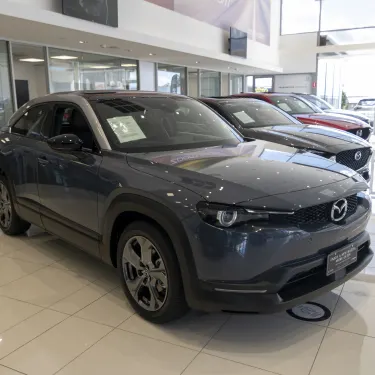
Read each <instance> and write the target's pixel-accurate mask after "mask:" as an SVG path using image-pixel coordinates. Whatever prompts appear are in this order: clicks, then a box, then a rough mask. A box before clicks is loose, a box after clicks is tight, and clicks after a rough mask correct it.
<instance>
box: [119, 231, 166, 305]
mask: <svg viewBox="0 0 375 375" xmlns="http://www.w3.org/2000/svg"><path fill="white" fill-rule="evenodd" d="M122 267H123V272H124V277H125V283H126V286H127V288H128V290H129V292H130V294H131V295H132V297H133V298H134V299H135V301H136V302H137V303H138V304H139V305H140V306H141V307H143V308H144V309H145V310H148V311H158V310H160V309H161V308H162V306H163V305H164V303H165V301H166V298H167V294H168V278H167V272H166V269H165V265H164V262H163V259H162V257H161V255H160V253H159V251H158V249H157V248H156V246H155V245H154V244H153V243H152V242H151V241H150V240H148V239H147V238H146V237H143V236H134V237H131V238H130V239H129V240H128V241H127V242H126V244H125V248H124V252H123V256H122Z"/></svg>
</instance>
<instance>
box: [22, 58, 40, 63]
mask: <svg viewBox="0 0 375 375" xmlns="http://www.w3.org/2000/svg"><path fill="white" fill-rule="evenodd" d="M19 61H23V62H43V61H44V60H43V59H35V58H33V57H28V58H26V59H19Z"/></svg>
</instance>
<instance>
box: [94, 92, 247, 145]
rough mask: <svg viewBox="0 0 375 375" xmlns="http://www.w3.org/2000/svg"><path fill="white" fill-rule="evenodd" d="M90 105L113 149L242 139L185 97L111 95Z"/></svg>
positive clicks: (196, 103) (228, 141)
mask: <svg viewBox="0 0 375 375" xmlns="http://www.w3.org/2000/svg"><path fill="white" fill-rule="evenodd" d="M91 105H92V106H93V108H94V111H95V112H96V114H97V116H98V118H99V121H100V122H101V125H102V127H103V130H104V132H105V133H106V135H107V138H108V140H109V142H110V144H111V147H112V148H113V149H115V150H120V151H125V152H152V151H168V150H175V149H185V148H198V147H209V146H219V145H236V144H238V143H240V142H242V138H241V137H240V135H239V134H238V133H237V132H235V131H234V130H233V129H232V128H231V126H229V125H228V124H227V123H226V122H225V121H224V120H223V119H222V118H221V117H220V116H218V115H217V114H216V113H215V112H213V111H212V110H210V109H209V108H207V107H206V106H205V105H204V104H202V103H200V102H198V101H196V100H193V99H190V98H186V97H180V96H175V97H174V96H172V97H163V96H152V97H136V96H135V97H130V96H126V97H113V98H112V99H99V100H96V101H91Z"/></svg>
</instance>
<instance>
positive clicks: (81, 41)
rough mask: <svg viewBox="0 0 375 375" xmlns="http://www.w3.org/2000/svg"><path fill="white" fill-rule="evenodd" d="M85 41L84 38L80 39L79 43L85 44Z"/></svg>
mask: <svg viewBox="0 0 375 375" xmlns="http://www.w3.org/2000/svg"><path fill="white" fill-rule="evenodd" d="M86 43H87V42H86V41H85V40H80V41H79V44H86Z"/></svg>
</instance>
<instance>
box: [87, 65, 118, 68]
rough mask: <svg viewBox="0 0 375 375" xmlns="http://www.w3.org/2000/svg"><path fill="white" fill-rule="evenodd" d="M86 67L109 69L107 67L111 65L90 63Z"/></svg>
mask: <svg viewBox="0 0 375 375" xmlns="http://www.w3.org/2000/svg"><path fill="white" fill-rule="evenodd" d="M87 68H89V69H109V68H112V66H111V65H90V66H87Z"/></svg>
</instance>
